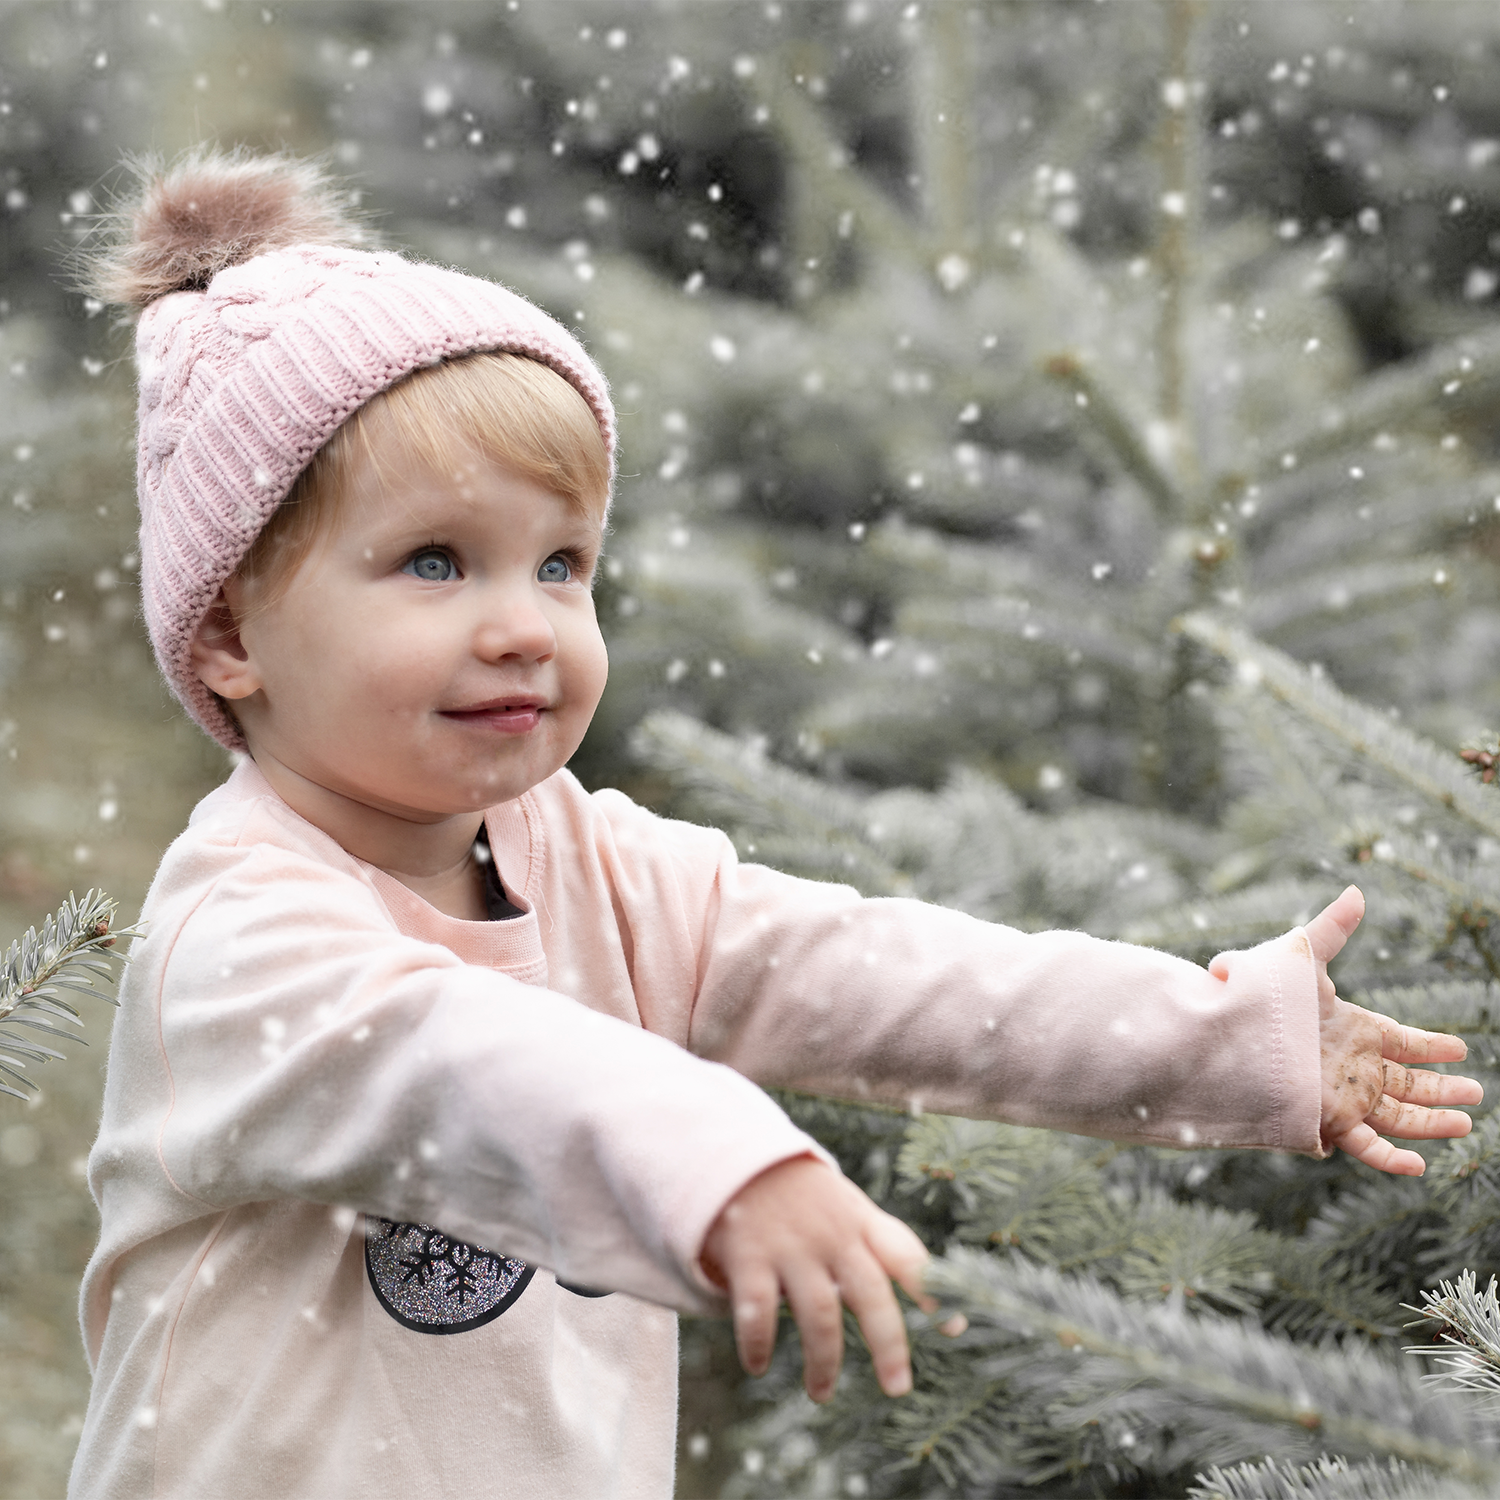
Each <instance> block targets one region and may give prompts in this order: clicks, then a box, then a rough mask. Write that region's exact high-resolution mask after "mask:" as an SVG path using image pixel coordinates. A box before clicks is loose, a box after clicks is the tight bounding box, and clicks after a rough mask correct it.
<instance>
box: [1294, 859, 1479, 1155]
mask: <svg viewBox="0 0 1500 1500" xmlns="http://www.w3.org/2000/svg"><path fill="white" fill-rule="evenodd" d="M1364 911H1365V898H1364V896H1363V895H1361V893H1360V891H1359V888H1358V887H1357V886H1352V885H1351V886H1350V887H1349V888H1348V890H1346V891H1345V892H1344V893H1343V895H1341V896H1340V897H1338V899H1337V900H1335V901H1333V902H1332V903H1330V904H1329V905H1328V906H1327V907H1325V908H1324V909H1323V911H1321V912H1320V913H1319V914H1318V915H1317V916H1316V917H1314V918H1313V920H1312V921H1311V922H1309V923H1308V924H1307V927H1306V929H1305V930H1306V932H1307V939H1308V942H1309V943H1310V944H1311V946H1312V955H1313V958H1314V960H1315V961H1316V963H1317V966H1318V1013H1319V1033H1320V1038H1321V1044H1322V1055H1323V1122H1322V1134H1323V1144H1324V1145H1325V1146H1326V1147H1329V1148H1330V1149H1331V1148H1334V1147H1337V1148H1338V1149H1339V1150H1340V1151H1347V1152H1348V1153H1349V1155H1350V1156H1353V1157H1355V1158H1356V1159H1357V1160H1359V1161H1362V1162H1364V1163H1365V1164H1366V1165H1367V1166H1371V1167H1374V1168H1376V1170H1377V1171H1381V1172H1392V1173H1395V1174H1397V1175H1400V1176H1406V1177H1419V1176H1421V1174H1422V1173H1423V1172H1424V1171H1425V1170H1426V1166H1427V1164H1426V1162H1425V1161H1424V1160H1423V1159H1422V1157H1421V1156H1419V1155H1418V1154H1417V1153H1416V1152H1415V1151H1402V1150H1401V1149H1400V1148H1399V1147H1396V1146H1393V1145H1391V1143H1390V1142H1389V1141H1387V1140H1382V1139H1381V1136H1382V1135H1394V1136H1400V1137H1402V1138H1403V1139H1405V1140H1440V1139H1443V1138H1445V1137H1451V1136H1461V1135H1467V1134H1468V1133H1469V1131H1470V1130H1471V1129H1472V1128H1473V1123H1474V1122H1473V1121H1472V1120H1471V1119H1470V1118H1469V1117H1468V1115H1466V1114H1462V1113H1460V1112H1459V1111H1458V1110H1456V1109H1441V1108H1435V1107H1434V1106H1439V1105H1445V1104H1478V1103H1479V1102H1480V1100H1481V1099H1483V1097H1484V1090H1483V1088H1481V1087H1480V1085H1479V1084H1478V1083H1477V1082H1476V1081H1475V1080H1474V1079H1472V1078H1462V1077H1459V1076H1457V1075H1455V1074H1444V1073H1432V1072H1427V1071H1425V1070H1420V1069H1419V1070H1416V1071H1414V1070H1413V1069H1411V1068H1409V1067H1408V1066H1407V1064H1408V1063H1439V1062H1462V1061H1463V1059H1464V1057H1465V1056H1467V1054H1468V1050H1469V1049H1468V1046H1467V1045H1466V1044H1465V1043H1464V1041H1463V1040H1462V1038H1460V1037H1456V1036H1445V1035H1444V1034H1442V1033H1441V1032H1436V1031H1421V1030H1419V1029H1418V1028H1416V1027H1415V1026H1402V1025H1401V1024H1400V1023H1399V1022H1397V1021H1393V1020H1391V1018H1390V1017H1389V1016H1381V1015H1376V1014H1375V1012H1374V1011H1369V1010H1364V1009H1362V1008H1361V1007H1360V1006H1358V1005H1350V1004H1348V1002H1347V1001H1344V1000H1340V999H1339V998H1338V995H1337V993H1336V992H1335V990H1334V984H1333V980H1332V979H1330V978H1329V977H1328V963H1329V960H1330V959H1332V958H1334V957H1335V956H1336V955H1337V954H1338V952H1339V950H1340V949H1342V948H1343V946H1344V944H1345V942H1347V941H1348V939H1349V937H1350V935H1351V934H1352V933H1353V932H1354V929H1355V928H1356V927H1358V926H1359V920H1360V918H1361V917H1362V916H1363V915H1364Z"/></svg>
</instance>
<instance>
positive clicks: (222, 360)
mask: <svg viewBox="0 0 1500 1500" xmlns="http://www.w3.org/2000/svg"><path fill="white" fill-rule="evenodd" d="M127 214H128V224H129V233H128V237H127V238H125V239H124V240H123V242H122V243H120V244H119V245H118V246H116V247H115V248H114V249H112V250H110V251H107V252H105V253H104V254H103V255H102V256H100V257H99V260H98V271H97V274H96V276H95V278H94V284H95V286H96V288H97V289H98V290H99V292H100V293H101V294H102V295H103V296H105V298H106V299H107V300H109V301H114V302H120V303H124V304H126V305H128V306H131V307H135V308H139V309H142V311H141V313H140V320H139V323H138V325H137V329H136V365H137V369H138V372H139V383H140V396H139V419H138V449H137V483H138V494H139V499H140V510H141V548H140V554H141V591H142V596H143V601H144V606H145V615H146V626H147V629H148V630H149V632H150V635H151V644H152V646H153V647H154V649H155V651H156V659H157V662H158V663H159V664H160V666H161V670H162V673H163V674H164V675H165V677H166V679H167V682H168V684H169V685H170V686H171V689H172V691H173V692H174V693H175V694H176V695H177V697H178V698H179V699H180V700H181V702H182V704H183V706H184V707H185V708H186V709H187V711H188V712H189V713H190V714H191V715H192V716H193V718H194V719H195V720H197V722H198V723H199V724H200V725H201V726H202V727H203V728H204V729H205V730H206V731H207V732H208V733H209V734H211V735H212V736H213V737H214V739H216V740H218V741H219V743H220V744H221V745H224V746H226V747H228V748H229V749H233V750H242V749H244V748H245V742H244V739H243V737H242V736H241V734H240V732H239V730H238V728H237V727H236V726H235V724H234V722H233V720H232V719H230V718H229V716H228V715H227V714H226V713H225V712H224V709H223V708H222V706H221V705H220V703H219V701H218V699H217V698H216V697H215V696H214V694H213V693H211V692H210V691H209V690H208V688H206V687H205V686H204V685H203V683H202V682H201V681H200V680H199V679H198V675H197V673H196V672H195V671H194V670H193V664H192V657H191V649H190V648H191V642H192V639H193V635H194V633H195V631H196V630H197V628H198V624H199V622H200V621H201V620H202V618H203V616H204V615H205V614H206V613H207V611H208V609H209V606H210V605H211V604H212V603H213V601H214V599H215V598H216V597H217V595H218V592H219V589H220V587H221V586H222V585H223V583H224V580H225V579H226V578H228V577H229V576H230V574H231V573H233V572H234V570H235V569H236V568H237V567H238V566H239V564H240V562H241V560H242V559H243V558H244V556H245V554H246V552H247V551H249V549H250V546H251V543H253V542H254V541H255V538H256V537H257V536H258V535H259V533H260V531H261V528H262V527H264V526H265V524H266V522H267V521H268V520H269V519H270V517H271V514H272V512H273V511H274V510H275V509H276V507H277V506H278V505H279V504H280V503H281V502H282V501H283V500H284V499H285V498H286V496H287V494H288V492H289V491H290V490H291V488H292V484H293V481H294V480H295V479H296V478H297V475H298V474H299V473H300V472H301V471H302V470H303V469H304V468H305V467H306V466H307V463H308V461H309V460H310V459H311V458H312V456H313V455H314V454H315V453H316V452H317V451H318V449H319V448H321V447H322V446H323V444H324V443H325V442H327V441H328V439H329V437H331V436H332V434H333V432H334V430H335V429H336V428H337V427H338V426H339V424H340V423H341V422H343V421H344V420H345V418H346V417H348V416H349V415H350V414H351V413H353V412H354V411H355V410H356V409H357V408H359V407H360V406H362V405H363V404H364V403H365V402H366V401H368V400H369V399H370V398H371V397H372V396H374V395H376V394H377V393H378V392H380V391H383V390H384V389H385V388H386V387H387V386H390V385H392V384H394V383H395V382H396V381H398V380H400V379H401V377H402V376H404V375H408V374H410V373H411V372H412V371H413V370H417V369H420V368H421V367H423V366H424V365H434V364H437V363H439V362H440V361H442V360H443V359H447V358H451V357H454V356H457V355H463V354H472V353H476V352H479V351H481V350H497V351H506V352H509V353H514V354H522V355H526V356H528V357H529V358H532V359H535V360H538V361H540V362H541V363H542V364H545V365H548V366H550V367H551V368H552V369H554V370H556V371H557V372H558V374H560V375H562V376H563V377H564V378H565V379H566V380H568V381H569V382H570V383H571V384H572V385H573V386H574V387H575V388H576V389H577V391H578V392H579V394H580V395H582V397H583V399H584V400H585V401H587V402H588V404H589V407H590V409H591V410H592V411H593V413H594V416H595V418H596V419H597V420H598V423H599V431H600V433H601V434H602V435H603V438H604V444H605V447H606V449H607V450H608V453H609V457H610V462H611V464H613V462H614V451H615V425H614V408H613V407H612V406H611V404H610V399H609V390H608V387H607V385H606V383H605V380H604V376H603V375H602V374H601V373H600V371H599V369H598V368H597V366H596V365H595V364H594V362H593V361H592V360H591V359H590V358H589V356H588V355H587V354H586V353H585V352H584V349H583V346H582V345H581V344H580V343H579V342H578V340H577V339H575V338H574V337H573V335H572V334H570V333H569V332H568V331H567V329H565V328H564V327H563V326H562V325H561V324H560V323H558V322H557V321H556V320H555V319H553V318H550V317H548V315H547V314H546V313H544V312H542V311H541V309H540V308H538V307H535V306H534V305H533V304H532V303H530V302H528V301H526V299H525V298H523V297H520V296H518V295H517V294H516V293H514V292H511V291H507V290H506V289H505V288H504V287H501V286H497V285H495V284H494V283H493V282H490V281H484V280H481V279H480V278H478V277H475V276H466V275H464V274H462V273H461V272H458V271H451V270H447V269H445V268H443V267H441V266H434V265H428V264H424V263H422V262H419V261H412V260H408V259H406V258H405V257H404V256H402V255H399V254H396V253H395V252H392V251H380V250H369V249H360V248H358V244H359V242H360V241H361V240H363V239H365V238H366V236H365V235H364V233H363V232H362V231H361V229H360V227H359V225H358V223H357V222H356V221H355V220H353V219H352V218H351V217H350V216H349V215H348V213H347V212H346V210H345V209H344V208H343V206H342V203H341V200H340V196H339V195H338V194H337V193H336V192H335V191H334V189H333V188H332V186H331V185H330V184H329V183H328V182H327V180H326V179H325V178H324V177H323V175H322V173H321V172H320V171H319V170H318V169H317V168H316V167H314V166H312V165H310V164H308V163H306V162H298V161H295V160H292V159H290V158H288V157H284V156H277V157H269V158H268V157H251V156H248V155H245V154H236V155H234V156H224V155H219V154H215V153H208V152H198V153H195V154H193V155H192V156H190V157H188V158H186V159H184V160H183V161H182V162H180V163H179V164H178V165H177V166H176V167H174V168H173V169H172V170H171V171H169V172H165V173H158V174H155V175H153V176H151V177H149V178H148V180H147V181H146V182H145V184H144V191H143V193H142V195H141V196H140V198H139V200H138V202H137V203H136V204H135V205H134V206H133V207H132V208H131V209H130V210H128V211H127Z"/></svg>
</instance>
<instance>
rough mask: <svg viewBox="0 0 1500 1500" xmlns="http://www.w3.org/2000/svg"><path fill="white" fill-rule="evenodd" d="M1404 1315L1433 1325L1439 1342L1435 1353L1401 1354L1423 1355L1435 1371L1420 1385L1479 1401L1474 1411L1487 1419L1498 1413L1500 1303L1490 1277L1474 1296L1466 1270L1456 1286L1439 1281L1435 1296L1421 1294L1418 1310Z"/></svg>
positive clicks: (1472, 1277)
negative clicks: (1476, 1410)
mask: <svg viewBox="0 0 1500 1500" xmlns="http://www.w3.org/2000/svg"><path fill="white" fill-rule="evenodd" d="M1408 1305H1409V1304H1408ZM1410 1310H1411V1311H1412V1312H1414V1313H1419V1314H1420V1315H1421V1319H1420V1321H1421V1322H1426V1323H1430V1324H1434V1325H1436V1328H1437V1330H1438V1336H1439V1337H1440V1338H1441V1339H1442V1343H1441V1344H1439V1345H1437V1346H1435V1347H1433V1346H1427V1347H1424V1346H1422V1345H1417V1346H1416V1347H1414V1348H1412V1349H1409V1350H1408V1351H1407V1352H1408V1353H1410V1354H1420V1355H1425V1356H1426V1357H1428V1358H1429V1359H1431V1360H1432V1362H1433V1364H1434V1365H1435V1366H1437V1368H1436V1369H1435V1370H1433V1371H1432V1372H1431V1373H1430V1374H1429V1375H1427V1377H1426V1379H1427V1380H1428V1381H1429V1382H1431V1383H1433V1384H1436V1385H1440V1386H1444V1387H1448V1388H1451V1389H1454V1390H1460V1391H1463V1392H1465V1393H1466V1394H1468V1395H1470V1396H1478V1397H1480V1398H1481V1399H1480V1403H1479V1404H1480V1409H1481V1410H1483V1411H1485V1412H1487V1413H1489V1414H1491V1415H1493V1414H1494V1413H1495V1412H1497V1411H1500V1298H1497V1297H1496V1295H1495V1278H1494V1277H1493V1276H1491V1277H1490V1282H1489V1285H1488V1286H1487V1287H1486V1288H1485V1289H1484V1291H1483V1292H1480V1290H1479V1286H1478V1281H1477V1279H1476V1278H1475V1275H1474V1273H1473V1272H1472V1271H1469V1270H1466V1271H1464V1272H1463V1274H1462V1275H1461V1276H1460V1277H1459V1278H1458V1281H1457V1283H1456V1284H1455V1283H1454V1282H1452V1281H1447V1280H1444V1281H1441V1282H1439V1283H1438V1289H1437V1291H1435V1292H1434V1291H1428V1290H1425V1289H1424V1290H1423V1292H1422V1305H1421V1306H1420V1307H1411V1308H1410ZM1407 1326H1408V1327H1416V1326H1419V1325H1418V1324H1408V1325H1407Z"/></svg>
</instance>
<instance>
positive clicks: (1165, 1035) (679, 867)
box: [595, 793, 1325, 1155]
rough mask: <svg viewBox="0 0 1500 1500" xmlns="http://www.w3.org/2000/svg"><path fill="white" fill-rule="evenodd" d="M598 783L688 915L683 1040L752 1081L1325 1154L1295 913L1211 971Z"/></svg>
mask: <svg viewBox="0 0 1500 1500" xmlns="http://www.w3.org/2000/svg"><path fill="white" fill-rule="evenodd" d="M595 802H596V803H598V804H601V805H602V810H603V813H604V816H605V817H606V818H607V820H608V822H609V824H610V830H611V833H610V836H611V838H612V840H613V841H614V843H615V845H616V846H618V847H620V848H623V849H625V850H627V851H628V852H629V855H630V857H631V858H632V859H633V860H635V861H636V862H639V861H640V859H641V857H642V851H643V850H644V849H645V848H646V847H648V846H651V847H653V848H654V849H655V850H656V853H655V856H654V858H655V859H656V860H657V861H658V862H659V863H660V865H661V867H662V868H661V870H660V872H659V873H658V875H657V876H656V880H655V885H656V887H657V888H658V890H659V889H660V888H667V887H669V888H670V889H671V891H672V894H673V899H674V901H676V902H678V903H679V904H680V906H681V909H682V913H683V915H682V920H683V922H684V923H685V924H686V925H687V927H688V929H689V930H691V931H693V932H694V933H695V942H696V951H697V971H696V974H695V975H694V977H693V983H692V993H691V998H690V1000H689V1001H687V1002H686V1003H687V1004H688V1005H689V1006H690V1012H689V1015H688V1017H687V1020H686V1034H685V1036H684V1038H683V1039H684V1040H685V1042H686V1044H687V1045H688V1046H689V1047H691V1048H692V1049H693V1050H694V1051H695V1052H697V1053H699V1054H700V1055H702V1056H704V1057H708V1058H713V1059H716V1060H718V1061H722V1062H726V1063H728V1064H730V1066H732V1067H733V1068H735V1069H736V1070H738V1071H739V1072H742V1073H744V1074H745V1075H746V1076H748V1077H750V1078H754V1079H756V1080H757V1081H758V1082H760V1083H763V1084H768V1085H771V1084H781V1085H787V1086H793V1087H798V1088H805V1089H809V1090H812V1091H815V1092H826V1093H832V1094H840V1095H844V1096H846V1097H852V1098H872V1099H880V1100H885V1101H889V1102H895V1103H900V1104H902V1105H907V1106H913V1107H917V1108H926V1109H932V1110H939V1111H944V1112H950V1113H956V1114H967V1115H973V1116H978V1117H985V1118H999V1119H1006V1120H1010V1121H1013V1122H1016V1123H1020V1124H1028V1125H1043V1126H1049V1127H1053V1128H1057V1129H1064V1130H1071V1131H1077V1132H1079V1133H1082V1134H1090V1135H1100V1136H1107V1137H1110V1138H1112V1139H1117V1140H1129V1141H1137V1142H1146V1143H1156V1144H1163V1145H1171V1146H1190V1145H1222V1146H1253V1147H1267V1148H1276V1149H1283V1150H1288V1151H1300V1152H1304V1153H1307V1154H1310V1155H1323V1154H1325V1152H1324V1150H1323V1147H1322V1145H1321V1142H1320V1138H1319V1129H1318V1126H1319V1110H1320V1083H1319V1051H1318V1031H1317V1027H1318V1019H1317V1018H1318V1003H1317V977H1316V971H1315V967H1314V963H1313V959H1312V952H1311V949H1310V947H1309V945H1308V942H1307V938H1306V935H1305V934H1304V933H1302V932H1301V931H1300V930H1293V931H1291V932H1288V933H1287V934H1285V935H1284V936H1282V937H1280V938H1278V939H1276V940H1275V941H1273V942H1270V943H1265V944H1262V945H1261V946H1260V947H1258V948H1255V949H1252V950H1249V951H1247V952H1239V953H1231V954H1225V955H1221V957H1220V959H1219V960H1217V961H1216V963H1215V965H1214V967H1215V969H1216V970H1217V971H1218V972H1220V973H1223V974H1224V975H1225V976H1226V977H1224V978H1219V977H1216V974H1215V973H1210V971H1209V970H1207V969H1203V968H1200V967H1199V966H1198V965H1196V964H1192V963H1189V962H1187V961H1185V960H1183V959H1180V958H1176V957H1174V956H1173V955H1170V954H1165V953H1159V952H1155V951H1153V950H1151V949H1146V948H1139V947H1134V946H1131V945H1129V944H1124V943H1116V942H1107V941H1103V940H1101V939H1097V938H1091V937H1088V936H1086V935H1085V934H1083V933H1077V932H1048V933H1023V932H1019V931H1016V930H1015V929H1013V928H1008V927H1004V926H1000V925H998V924H995V923H990V922H983V921H979V920H977V919H976V918H973V917H969V916H966V915H964V914H962V913H959V912H954V911H949V910H946V909H944V908H941V907H935V906H929V905H926V904H924V903H921V902H917V901H909V900H864V899H861V898H860V897H859V896H858V894H857V893H856V892H854V891H852V890H850V889H848V888H846V887H842V886H836V885H830V884H824V883H820V882H816V881H807V880H799V879H795V878H793V877H790V876H787V875H783V874H780V873H778V872H776V871H773V870H769V869H766V868H764V867H762V866H757V865H742V864H740V863H739V862H738V860H737V858H736V856H735V853H734V849H733V846H732V845H731V844H730V843H729V841H728V840H727V839H726V838H724V837H723V835H722V834H718V833H715V832H713V831H711V830H707V829H700V828H694V827H691V826H690V825H686V824H681V823H669V822H666V821H664V820H661V819H655V818H652V817H651V815H650V814H647V813H644V812H642V811H641V810H640V809H639V808H635V807H633V806H632V805H631V804H629V803H627V802H626V801H625V799H623V798H620V797H618V796H617V795H615V794H609V793H600V794H597V795H596V798H595ZM647 820H649V821H647ZM636 882H637V885H638V886H639V885H640V883H641V878H640V877H639V876H637V877H636ZM652 899H653V902H654V903H655V904H658V905H659V904H660V903H661V900H662V898H661V896H660V895H659V894H657V895H654V896H653V898H652ZM627 910H628V908H627ZM641 926H642V933H641V936H640V938H639V942H638V946H639V947H641V948H645V947H647V946H649V944H650V942H651V941H652V938H651V932H650V924H649V923H642V924H641ZM650 961H651V960H650V957H649V955H647V954H638V956H637V967H638V968H639V967H643V966H646V965H648V964H649V963H650ZM666 1024H667V1023H665V1022H664V1023H663V1029H666Z"/></svg>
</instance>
